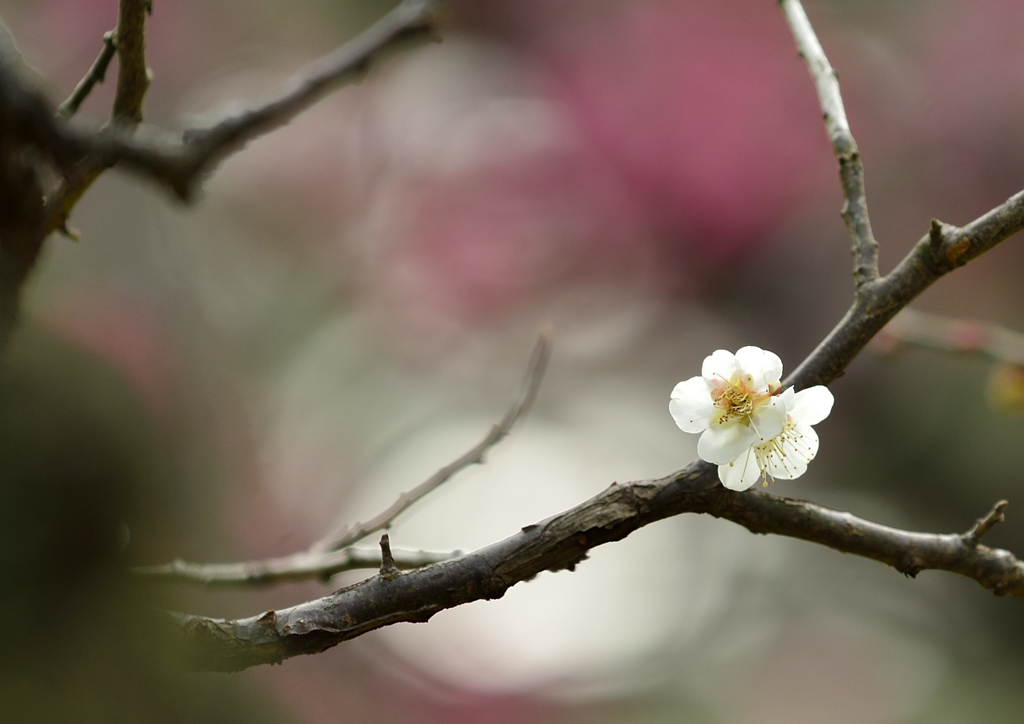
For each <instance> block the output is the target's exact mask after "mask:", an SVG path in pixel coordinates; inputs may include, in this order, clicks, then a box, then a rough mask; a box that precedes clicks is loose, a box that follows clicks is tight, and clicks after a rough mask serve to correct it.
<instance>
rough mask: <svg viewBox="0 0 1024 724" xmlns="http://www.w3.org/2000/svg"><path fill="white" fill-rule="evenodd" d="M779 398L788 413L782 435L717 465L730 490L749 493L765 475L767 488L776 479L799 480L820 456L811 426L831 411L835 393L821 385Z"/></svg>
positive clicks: (788, 393) (720, 477) (791, 389)
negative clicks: (731, 460)
mask: <svg viewBox="0 0 1024 724" xmlns="http://www.w3.org/2000/svg"><path fill="white" fill-rule="evenodd" d="M779 398H780V399H781V400H782V402H783V404H785V406H786V412H787V414H786V426H785V427H784V428H783V429H782V432H781V433H780V434H779V435H777V436H775V437H773V438H772V439H771V440H768V441H767V442H763V443H760V444H757V445H752V446H751V447H749V448H748V449H747V450H746V451H744V453H743V454H742V455H740V456H739V457H738V458H737V459H736V460H734V461H733V462H731V463H729V464H727V465H719V466H718V479H719V480H721V481H722V485H724V486H725V487H727V488H729V489H730V490H746V489H747V488H749V487H750V486H751V485H753V484H754V483H756V482H757V481H758V480H759V479H760V478H761V477H762V476H763V477H764V479H765V483H764V484H765V485H768V481H769V480H774V479H775V478H779V479H781V480H792V479H793V478H799V477H800V476H801V475H803V474H804V473H805V472H807V463H809V462H811V460H813V459H814V456H815V455H817V454H818V433H816V432H815V431H814V430H813V429H811V425H817V424H818V423H819V422H821V421H822V420H824V419H825V418H826V417H828V414H829V413H830V412H831V411H832V403H833V401H834V398H833V397H832V393H831V392H829V391H828V388H827V387H824V386H822V385H816V386H814V387H808V388H807V389H806V390H801V391H800V392H796V393H794V392H793V388H792V387H790V388H789V389H788V390H786V391H785V392H783V393H782V394H781V395H780V396H779Z"/></svg>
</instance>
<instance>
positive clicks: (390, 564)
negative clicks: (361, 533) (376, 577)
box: [380, 533, 398, 580]
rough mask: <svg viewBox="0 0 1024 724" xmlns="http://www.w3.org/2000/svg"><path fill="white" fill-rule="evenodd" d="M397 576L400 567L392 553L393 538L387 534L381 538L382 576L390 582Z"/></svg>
mask: <svg viewBox="0 0 1024 724" xmlns="http://www.w3.org/2000/svg"><path fill="white" fill-rule="evenodd" d="M397 574H398V567H397V566H396V565H395V557H394V555H392V553H391V537H390V536H389V535H388V534H387V533H385V534H383V535H382V536H381V537H380V575H381V576H383V577H384V578H386V579H388V580H390V579H392V578H394V577H395V576H396V575H397Z"/></svg>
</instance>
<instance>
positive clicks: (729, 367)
mask: <svg viewBox="0 0 1024 724" xmlns="http://www.w3.org/2000/svg"><path fill="white" fill-rule="evenodd" d="M781 377H782V361H781V360H780V359H779V358H778V356H777V355H775V354H773V353H771V352H768V351H765V350H763V349H761V348H759V347H743V348H742V349H740V350H738V351H737V352H736V354H735V355H734V354H732V353H731V352H727V351H725V350H721V349H720V350H717V351H716V352H715V353H714V354H712V355H710V356H709V357H706V358H705V359H704V365H703V367H702V369H701V375H700V376H699V377H691V378H690V379H688V380H684V381H683V382H680V383H679V384H678V385H676V387H675V389H674V390H672V397H671V400H670V402H669V412H670V413H671V414H672V417H673V418H674V419H675V421H676V424H677V425H678V426H679V427H680V429H682V430H683V431H684V432H692V433H697V432H699V433H701V436H700V440H699V441H698V443H697V454H698V455H700V457H701V458H702V459H703V460H706V461H708V462H710V463H714V464H716V465H718V477H719V480H721V481H722V484H723V485H725V487H727V488H730V489H732V490H746V489H747V488H749V487H750V486H751V485H753V484H754V483H755V482H757V480H758V479H759V478H760V477H762V476H764V477H765V479H766V481H767V480H774V479H775V478H780V479H785V480H789V479H792V478H797V477H800V476H801V475H803V474H804V472H805V471H806V470H807V463H809V462H810V461H811V460H813V459H814V456H815V455H816V454H817V452H818V436H817V433H815V432H814V430H813V429H811V426H812V425H815V424H817V423H819V422H821V421H822V420H823V419H825V418H826V417H827V416H828V414H829V412H830V411H831V410H832V402H833V397H832V393H831V392H829V391H828V389H827V388H825V387H823V386H821V385H818V386H815V387H811V388H809V389H806V390H802V391H800V392H795V391H794V390H793V389H792V388H790V389H788V390H786V391H785V392H781V387H782V385H781V383H780V381H779V380H780V378H781ZM766 484H767V482H766Z"/></svg>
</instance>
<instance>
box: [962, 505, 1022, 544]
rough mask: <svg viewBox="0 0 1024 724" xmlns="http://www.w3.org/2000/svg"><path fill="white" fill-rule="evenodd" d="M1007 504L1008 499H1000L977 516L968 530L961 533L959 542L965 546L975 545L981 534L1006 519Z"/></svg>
mask: <svg viewBox="0 0 1024 724" xmlns="http://www.w3.org/2000/svg"><path fill="white" fill-rule="evenodd" d="M1009 505H1010V501H1008V500H1000V501H999V502H997V503H996V504H995V505H993V506H992V510H990V511H989V512H988V513H986V514H985V515H984V516H983V517H981V518H978V520H977V521H975V523H974V525H973V526H971V529H970V530H969V531H967V532H966V533H963V534H961V536H960V540H961V542H963V544H964V545H965V546H969V547H971V548H973V547H975V546H977V545H978V542H979V541H980V540H981V537H982V536H983V535H985V534H986V533H988V532H989V531H990V530H992V528H994V527H995V526H997V525H998V524H1000V523H1002V522H1003V521H1005V520H1006V516H1005V515H1004V513H1005V512H1006V508H1007V507H1009Z"/></svg>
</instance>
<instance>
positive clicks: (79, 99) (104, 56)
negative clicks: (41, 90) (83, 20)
mask: <svg viewBox="0 0 1024 724" xmlns="http://www.w3.org/2000/svg"><path fill="white" fill-rule="evenodd" d="M116 35H117V31H116V30H110V31H108V32H106V33H104V34H103V49H102V50H101V51H100V54H99V55H98V56H97V57H96V60H95V61H93V64H92V67H90V68H89V72H88V73H86V74H85V77H84V78H82V80H80V81H79V82H78V85H77V86H75V90H74V91H73V92H72V93H71V95H70V96H68V97H67V99H66V100H65V101H64V102H63V103H61V104H60V105H59V106H58V107H57V115H58V116H60V117H61V118H71V117H72V116H73V115H75V113H77V112H78V108H79V106H81V105H82V103H83V102H84V101H85V99H86V98H88V97H89V94H90V93H91V92H92V89H93V86H95V85H96V84H97V83H102V82H103V81H104V79H105V78H106V77H107V68H108V67H109V66H110V61H111V60H113V59H114V55H115V54H116V53H117V40H116V39H115V36H116Z"/></svg>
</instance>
